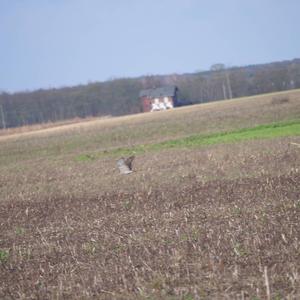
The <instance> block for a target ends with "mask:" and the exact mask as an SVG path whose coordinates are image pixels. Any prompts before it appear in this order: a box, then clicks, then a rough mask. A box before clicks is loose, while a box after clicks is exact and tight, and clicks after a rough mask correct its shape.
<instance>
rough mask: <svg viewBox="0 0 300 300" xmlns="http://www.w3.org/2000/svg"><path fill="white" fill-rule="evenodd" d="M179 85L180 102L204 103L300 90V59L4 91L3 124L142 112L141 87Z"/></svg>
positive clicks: (0, 121)
mask: <svg viewBox="0 0 300 300" xmlns="http://www.w3.org/2000/svg"><path fill="white" fill-rule="evenodd" d="M166 84H174V85H176V86H178V88H179V100H180V101H179V102H180V103H181V104H183V103H201V102H209V101H214V100H220V99H228V98H234V97H242V96H250V95H256V94H261V93H268V92H275V91H283V90H288V89H293V88H300V59H294V60H291V61H283V62H276V63H270V64H263V65H253V66H246V67H233V68H225V66H224V65H223V64H216V65H214V66H212V68H211V70H210V71H204V72H198V73H193V74H181V75H178V74H172V75H151V76H143V77H139V78H122V79H114V80H110V81H106V82H95V83H90V84H87V85H79V86H74V87H64V88H57V89H46V90H42V89H41V90H37V91H33V92H18V93H13V94H10V93H6V92H3V93H2V94H0V128H9V127H17V126H23V125H29V124H35V123H44V122H49V121H50V122H55V121H60V120H64V119H72V118H75V117H80V118H85V117H90V116H105V115H114V116H116V115H125V114H132V113H138V112H140V111H141V105H140V101H139V98H138V95H139V91H140V90H141V89H147V88H152V87H157V86H161V85H166Z"/></svg>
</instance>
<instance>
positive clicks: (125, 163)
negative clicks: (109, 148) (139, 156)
mask: <svg viewBox="0 0 300 300" xmlns="http://www.w3.org/2000/svg"><path fill="white" fill-rule="evenodd" d="M134 158H135V156H134V155H132V156H129V157H127V158H124V157H121V158H120V159H119V160H118V161H117V166H118V168H119V171H120V173H121V174H124V175H127V174H130V173H132V172H133V171H132V162H133V160H134Z"/></svg>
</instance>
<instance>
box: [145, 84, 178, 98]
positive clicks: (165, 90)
mask: <svg viewBox="0 0 300 300" xmlns="http://www.w3.org/2000/svg"><path fill="white" fill-rule="evenodd" d="M177 90H178V88H177V86H175V85H166V86H162V87H159V88H154V89H148V90H141V91H140V97H149V98H158V97H164V96H167V97H174V96H175V94H176V91H177Z"/></svg>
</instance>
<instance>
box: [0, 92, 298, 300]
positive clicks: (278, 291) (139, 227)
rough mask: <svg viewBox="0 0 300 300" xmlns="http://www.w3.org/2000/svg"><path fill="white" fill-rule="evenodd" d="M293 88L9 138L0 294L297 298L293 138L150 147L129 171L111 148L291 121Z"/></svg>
mask: <svg viewBox="0 0 300 300" xmlns="http://www.w3.org/2000/svg"><path fill="white" fill-rule="evenodd" d="M299 95H300V92H299V91H295V92H293V93H291V94H289V101H288V102H286V103H282V104H280V105H277V104H276V105H274V104H272V97H274V95H271V96H264V97H263V98H256V99H249V101H247V100H245V99H244V101H245V102H243V101H242V100H237V101H235V100H232V101H229V102H226V103H225V102H222V103H220V104H217V103H215V104H209V105H204V106H194V107H188V108H182V109H178V110H174V111H172V112H171V111H170V112H167V113H158V114H145V115H144V117H143V116H142V115H138V116H131V117H122V118H116V119H111V120H110V119H108V120H101V121H91V123H89V124H83V125H80V124H78V127H77V125H76V126H75V125H73V126H75V127H72V126H70V127H69V128H66V127H64V128H61V129H59V130H58V129H57V130H55V131H49V130H48V131H47V132H45V133H41V132H39V133H36V134H33V133H28V134H26V135H18V137H17V138H16V136H14V137H13V138H9V139H8V138H7V139H5V140H2V141H1V144H0V166H1V173H0V196H1V206H0V228H1V231H0V298H3V299H18V298H19V299H86V298H96V299H169V300H171V299H185V300H187V299H253V300H254V299H269V298H271V299H299V298H300V278H299V274H300V267H299V266H300V252H299V249H300V244H299V237H300V229H299V216H300V191H299V188H298V186H299V182H300V172H299V165H300V155H299V153H300V152H299V151H300V150H299V147H296V146H295V145H294V144H291V143H296V144H299V143H300V137H299V136H291V137H282V138H278V139H272V140H250V141H245V142H242V143H236V144H218V145H213V146H205V147H201V148H193V149H184V150H183V149H177V148H175V149H169V150H168V149H167V150H163V151H155V152H146V153H144V154H141V155H138V156H137V158H136V161H135V165H134V169H135V172H134V173H133V174H132V175H130V176H121V175H119V174H118V172H117V170H116V169H115V162H116V161H115V157H113V156H111V155H110V152H109V151H110V150H111V149H116V148H118V147H121V146H123V145H129V146H132V145H137V144H140V143H152V142H158V141H162V140H167V139H169V138H173V137H176V138H177V137H184V136H188V135H190V134H194V133H201V132H204V133H207V132H218V131H225V130H230V129H235V128H242V127H248V126H250V125H257V124H261V123H267V122H274V121H281V120H288V119H296V118H299V116H300V105H299V103H300V102H299V99H300V98H299ZM254 104H255V105H254ZM92 122H93V125H92ZM120 125H122V127H120ZM105 149H106V151H107V155H106V156H99V157H97V156H95V158H93V157H92V159H90V160H84V161H78V160H77V159H76V158H77V157H78V155H80V154H82V153H92V154H93V153H98V152H99V151H103V150H105Z"/></svg>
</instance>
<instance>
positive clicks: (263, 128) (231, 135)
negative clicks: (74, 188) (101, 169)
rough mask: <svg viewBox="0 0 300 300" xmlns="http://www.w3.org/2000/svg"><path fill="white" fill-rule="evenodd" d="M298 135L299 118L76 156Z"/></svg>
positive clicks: (134, 152)
mask: <svg viewBox="0 0 300 300" xmlns="http://www.w3.org/2000/svg"><path fill="white" fill-rule="evenodd" d="M297 135H300V120H293V121H289V122H278V123H271V124H265V125H259V126H256V127H251V128H243V129H240V130H235V131H230V132H219V133H212V134H207V135H201V134H196V135H191V136H189V137H184V138H180V139H175V140H170V141H165V142H161V143H155V144H146V145H138V146H133V147H130V148H116V149H112V150H110V151H104V152H101V153H99V155H93V156H91V155H89V154H86V155H85V154H82V155H80V156H78V157H77V160H79V161H85V160H93V159H96V158H97V157H101V156H104V155H116V156H117V155H124V156H125V155H131V154H142V153H145V152H148V151H160V150H163V149H172V148H194V147H200V146H206V145H215V144H225V143H236V142H240V141H246V140H255V139H272V138H278V137H286V136H297Z"/></svg>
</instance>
